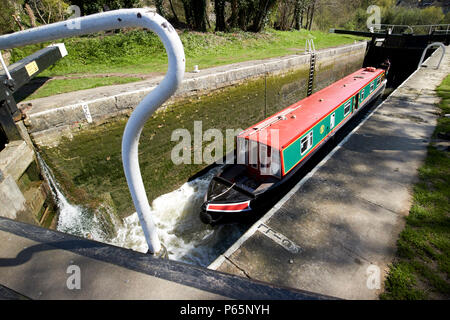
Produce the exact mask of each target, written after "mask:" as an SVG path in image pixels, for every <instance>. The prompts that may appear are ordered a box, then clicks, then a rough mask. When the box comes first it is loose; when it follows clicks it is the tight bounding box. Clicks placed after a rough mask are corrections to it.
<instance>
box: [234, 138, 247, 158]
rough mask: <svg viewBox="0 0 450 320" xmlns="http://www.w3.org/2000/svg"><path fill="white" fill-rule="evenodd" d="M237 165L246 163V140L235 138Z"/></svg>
mask: <svg viewBox="0 0 450 320" xmlns="http://www.w3.org/2000/svg"><path fill="white" fill-rule="evenodd" d="M236 144H237V146H236V147H237V164H246V162H247V150H248V149H247V139H245V138H237V140H236Z"/></svg>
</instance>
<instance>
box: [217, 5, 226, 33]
mask: <svg viewBox="0 0 450 320" xmlns="http://www.w3.org/2000/svg"><path fill="white" fill-rule="evenodd" d="M214 12H215V13H216V31H226V29H227V25H226V23H225V0H214Z"/></svg>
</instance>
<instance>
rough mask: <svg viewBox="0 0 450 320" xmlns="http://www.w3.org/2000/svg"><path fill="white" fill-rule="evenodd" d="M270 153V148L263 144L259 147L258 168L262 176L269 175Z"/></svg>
mask: <svg viewBox="0 0 450 320" xmlns="http://www.w3.org/2000/svg"><path fill="white" fill-rule="evenodd" d="M270 151H271V148H267V146H266V145H265V144H262V143H261V144H260V145H259V166H260V173H261V174H262V175H269V174H270Z"/></svg>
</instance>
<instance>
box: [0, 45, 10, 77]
mask: <svg viewBox="0 0 450 320" xmlns="http://www.w3.org/2000/svg"><path fill="white" fill-rule="evenodd" d="M0 62H1V64H2V68H3V70H5V74H6V77H7V78H8V80H12V77H11V74H10V73H9V70H8V67H7V66H6V63H5V60H3V55H2V51H1V50H0Z"/></svg>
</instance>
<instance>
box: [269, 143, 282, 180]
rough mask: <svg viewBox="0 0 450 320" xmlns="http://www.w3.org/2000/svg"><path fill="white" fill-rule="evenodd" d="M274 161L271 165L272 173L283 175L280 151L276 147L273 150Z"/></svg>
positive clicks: (277, 175) (278, 175)
mask: <svg viewBox="0 0 450 320" xmlns="http://www.w3.org/2000/svg"><path fill="white" fill-rule="evenodd" d="M271 158H272V163H271V165H270V173H271V174H272V175H273V176H276V177H280V176H281V161H280V152H279V151H278V150H276V149H275V151H272V156H271Z"/></svg>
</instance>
